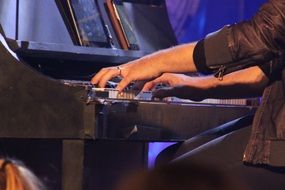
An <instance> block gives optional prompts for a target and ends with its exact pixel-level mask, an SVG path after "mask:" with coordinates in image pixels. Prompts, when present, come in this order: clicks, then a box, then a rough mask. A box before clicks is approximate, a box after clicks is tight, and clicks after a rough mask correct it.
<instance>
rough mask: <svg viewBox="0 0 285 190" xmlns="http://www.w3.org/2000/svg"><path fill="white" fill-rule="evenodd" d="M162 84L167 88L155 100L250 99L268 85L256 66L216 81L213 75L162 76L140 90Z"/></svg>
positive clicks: (159, 91) (159, 92) (259, 93)
mask: <svg viewBox="0 0 285 190" xmlns="http://www.w3.org/2000/svg"><path fill="white" fill-rule="evenodd" d="M159 83H165V84H168V85H170V86H171V88H169V89H161V90H158V91H156V92H155V93H154V95H155V96H156V97H158V98H163V97H168V96H176V97H179V98H187V99H191V100H196V101H200V100H203V99H206V98H218V99H227V98H249V97H257V96H260V95H261V94H262V92H263V90H264V88H265V86H266V85H267V83H268V78H267V77H266V76H265V75H264V73H263V72H262V70H261V69H260V68H259V67H257V66H255V67H250V68H247V69H244V70H241V71H236V72H233V73H231V74H228V75H226V76H224V78H223V80H219V79H217V78H216V77H214V76H206V77H189V76H185V75H177V74H163V75H162V76H161V77H159V78H157V79H155V80H153V81H150V82H148V83H146V84H145V86H144V89H143V90H150V89H152V88H153V87H154V86H155V85H156V84H159Z"/></svg>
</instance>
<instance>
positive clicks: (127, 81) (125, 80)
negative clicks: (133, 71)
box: [116, 77, 132, 92]
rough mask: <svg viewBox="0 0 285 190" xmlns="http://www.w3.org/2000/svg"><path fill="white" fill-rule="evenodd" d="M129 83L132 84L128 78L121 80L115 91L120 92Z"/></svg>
mask: <svg viewBox="0 0 285 190" xmlns="http://www.w3.org/2000/svg"><path fill="white" fill-rule="evenodd" d="M130 82H132V80H131V79H130V78H128V77H125V78H123V79H122V80H121V81H120V82H119V84H118V85H117V88H116V90H118V91H119V92H122V91H123V90H124V89H125V88H126V87H127V86H128V85H129V84H130Z"/></svg>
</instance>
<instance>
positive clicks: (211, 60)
mask: <svg viewBox="0 0 285 190" xmlns="http://www.w3.org/2000/svg"><path fill="white" fill-rule="evenodd" d="M227 36H228V26H225V27H223V28H222V29H221V30H219V31H217V32H214V33H211V34H209V35H207V36H206V38H205V39H203V40H201V41H199V42H198V43H197V45H196V46H195V48H194V52H193V59H194V64H195V66H196V68H197V70H198V72H201V73H203V74H212V73H213V72H215V71H216V70H218V68H219V67H220V66H221V65H224V64H228V63H231V62H232V61H233V59H232V56H231V53H230V50H229V47H228V40H227Z"/></svg>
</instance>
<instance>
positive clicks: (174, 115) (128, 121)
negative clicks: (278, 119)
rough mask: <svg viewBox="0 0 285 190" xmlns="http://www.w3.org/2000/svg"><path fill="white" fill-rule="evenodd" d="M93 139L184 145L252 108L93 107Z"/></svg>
mask: <svg viewBox="0 0 285 190" xmlns="http://www.w3.org/2000/svg"><path fill="white" fill-rule="evenodd" d="M95 110H96V116H95V118H96V126H97V129H96V134H95V136H96V138H100V139H117V140H118V139H121V140H122V139H124V140H142V141H183V140H185V139H188V138H190V137H193V136H195V135H197V134H199V133H201V132H203V131H205V130H207V129H211V128H214V127H217V126H219V125H221V124H224V123H226V122H229V121H231V120H234V119H237V118H239V117H242V116H245V115H248V114H252V113H254V111H255V110H256V108H255V107H253V106H234V105H213V104H200V103H190V104H180V103H162V102H139V101H111V102H109V103H106V102H105V103H104V104H101V105H96V109H95Z"/></svg>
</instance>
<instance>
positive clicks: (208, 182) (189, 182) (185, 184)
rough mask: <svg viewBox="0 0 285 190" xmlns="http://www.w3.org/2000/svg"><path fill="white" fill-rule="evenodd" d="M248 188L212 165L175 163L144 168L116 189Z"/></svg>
mask: <svg viewBox="0 0 285 190" xmlns="http://www.w3.org/2000/svg"><path fill="white" fill-rule="evenodd" d="M189 189H190V190H191V189H194V190H248V189H249V188H248V187H247V186H246V185H245V184H243V183H242V182H241V181H240V180H238V178H236V177H234V175H230V174H229V173H227V175H226V174H225V173H223V172H222V170H219V169H217V168H213V167H211V166H208V165H200V164H195V163H191V164H189V163H172V164H168V165H162V166H158V167H155V168H153V169H151V170H141V171H139V172H137V173H135V174H133V175H130V176H128V177H126V178H124V179H122V180H121V182H120V183H119V185H118V188H117V189H116V190H189Z"/></svg>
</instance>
